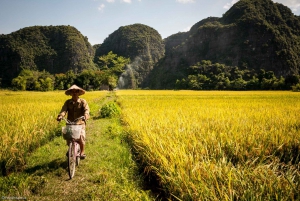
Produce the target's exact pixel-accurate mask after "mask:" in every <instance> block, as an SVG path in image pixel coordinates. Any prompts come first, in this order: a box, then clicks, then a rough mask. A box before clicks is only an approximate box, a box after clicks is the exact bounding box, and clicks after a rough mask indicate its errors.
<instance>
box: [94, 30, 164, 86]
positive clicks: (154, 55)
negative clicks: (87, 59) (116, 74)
mask: <svg viewBox="0 0 300 201" xmlns="http://www.w3.org/2000/svg"><path fill="white" fill-rule="evenodd" d="M109 51H113V53H115V54H117V55H120V56H123V57H127V58H130V59H131V61H132V63H131V65H128V66H127V68H126V72H125V73H123V74H122V76H121V78H120V81H119V85H120V87H121V88H128V87H131V86H132V84H131V86H129V83H132V82H135V87H137V86H142V87H146V86H147V84H146V83H147V77H148V74H149V72H150V71H151V70H152V69H153V66H154V64H155V63H157V62H158V61H159V59H161V58H162V57H163V55H164V52H165V48H164V44H163V41H162V38H161V36H160V34H159V33H158V32H157V31H156V30H155V29H153V28H151V27H149V26H146V25H143V24H133V25H128V26H122V27H120V28H119V29H118V30H116V31H114V32H113V33H112V34H110V35H109V36H108V37H107V38H106V39H105V40H104V42H103V43H102V44H101V45H100V46H98V48H97V49H96V53H95V62H96V61H97V58H98V57H99V56H101V55H104V54H107V53H108V52H109ZM120 82H121V83H120Z"/></svg>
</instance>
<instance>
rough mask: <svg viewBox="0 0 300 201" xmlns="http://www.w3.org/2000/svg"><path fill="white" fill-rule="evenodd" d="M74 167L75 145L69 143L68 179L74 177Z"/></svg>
mask: <svg viewBox="0 0 300 201" xmlns="http://www.w3.org/2000/svg"><path fill="white" fill-rule="evenodd" d="M75 165H76V152H75V143H73V142H70V144H69V154H68V166H69V168H68V169H69V177H70V179H72V178H73V177H74V175H75Z"/></svg>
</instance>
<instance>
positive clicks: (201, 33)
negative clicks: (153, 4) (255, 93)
mask: <svg viewBox="0 0 300 201" xmlns="http://www.w3.org/2000/svg"><path fill="white" fill-rule="evenodd" d="M299 35H300V18H299V17H298V16H295V15H294V14H293V13H292V12H291V10H290V9H289V8H288V7H286V6H284V5H282V4H279V3H274V2H273V1H271V0H265V1H262V0H240V1H238V2H237V3H235V4H234V5H233V6H232V7H231V8H230V9H229V10H228V11H227V12H226V13H225V14H224V15H223V16H222V17H221V18H217V17H209V18H206V19H203V20H201V21H199V22H197V23H196V24H195V25H193V26H192V28H191V29H190V31H188V32H185V33H177V34H174V35H171V36H170V37H168V38H166V39H164V41H165V47H166V55H165V57H164V58H163V60H161V61H160V62H159V63H157V64H156V66H155V67H154V70H153V73H152V74H153V75H152V76H151V77H150V79H151V80H150V83H151V86H150V87H151V88H154V89H157V88H158V89H162V88H167V89H172V88H174V83H175V82H176V80H181V79H183V78H184V79H187V77H188V75H190V73H189V72H186V71H185V69H187V68H189V67H190V66H192V65H194V64H195V63H196V62H197V61H202V60H210V61H212V62H213V63H215V64H216V63H222V64H225V65H226V66H234V67H235V66H236V67H238V69H239V70H240V71H241V70H243V71H244V70H249V71H250V73H252V71H255V72H256V73H257V74H258V72H259V71H260V69H264V70H265V71H266V72H270V71H272V72H273V73H274V75H275V76H276V78H277V79H278V80H280V79H281V76H282V77H283V78H284V79H286V78H287V77H289V76H292V75H299V74H300V70H299V69H300V66H299V63H300V53H299V49H300V37H299ZM182 61H184V63H185V64H184V65H183V63H182ZM214 74H219V73H214ZM178 75H180V76H178ZM252 76H254V73H252ZM225 77H228V76H225ZM236 79H238V78H232V79H230V81H231V84H232V85H236V86H235V87H233V88H241V89H242V88H244V87H243V85H244V84H243V83H242V82H241V81H242V80H241V79H239V80H237V81H238V82H236V81H234V80H236ZM166 80H167V81H166ZM243 80H244V81H246V82H247V81H248V78H245V77H243ZM278 80H276V81H271V82H269V81H266V82H264V84H263V86H262V88H266V89H270V88H277V89H278V88H280V87H279V85H281V84H277V83H278V82H281V81H278ZM253 81H254V80H252V82H253ZM221 82H223V81H221ZM260 82H261V80H260ZM241 84H242V85H241ZM271 85H274V86H275V87H274V86H271ZM292 85H293V84H291V85H290V86H289V85H286V88H287V89H290V88H291V86H292ZM223 86H224V85H223ZM216 88H220V87H219V86H217V87H216ZM247 88H248V87H247V86H246V89H247Z"/></svg>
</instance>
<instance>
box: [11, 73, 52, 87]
mask: <svg viewBox="0 0 300 201" xmlns="http://www.w3.org/2000/svg"><path fill="white" fill-rule="evenodd" d="M12 86H13V87H14V88H15V89H16V90H22V91H25V90H28V91H32V90H34V91H52V90H53V89H54V76H52V75H51V74H50V73H48V72H46V71H42V72H39V71H30V70H22V71H21V72H20V74H19V76H18V77H16V78H14V79H13V80H12Z"/></svg>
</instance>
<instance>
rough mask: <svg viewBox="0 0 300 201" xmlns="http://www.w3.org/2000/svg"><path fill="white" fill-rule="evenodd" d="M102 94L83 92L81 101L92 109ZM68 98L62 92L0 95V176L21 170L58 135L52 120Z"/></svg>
mask: <svg viewBox="0 0 300 201" xmlns="http://www.w3.org/2000/svg"><path fill="white" fill-rule="evenodd" d="M106 93H107V92H87V93H86V94H85V95H83V96H82V98H84V99H86V100H87V101H88V103H89V106H90V107H93V104H92V102H93V100H96V99H99V98H101V97H102V98H103V97H104V96H105V94H106ZM68 98H71V97H70V96H66V95H65V94H64V91H54V92H19V91H18V92H13V91H0V111H1V122H2V124H1V127H0V147H1V151H0V164H1V169H2V174H8V173H9V172H10V171H16V170H21V169H22V168H24V167H25V165H26V156H27V155H28V154H30V152H32V151H33V150H35V149H36V148H37V147H39V146H40V145H42V144H44V143H46V142H47V141H49V140H50V139H51V138H53V137H55V136H57V135H60V134H61V132H60V129H61V126H59V124H58V122H57V121H56V117H57V115H58V113H59V111H60V109H61V107H62V105H63V103H64V102H65V100H67V99H68ZM91 110H92V108H91Z"/></svg>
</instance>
